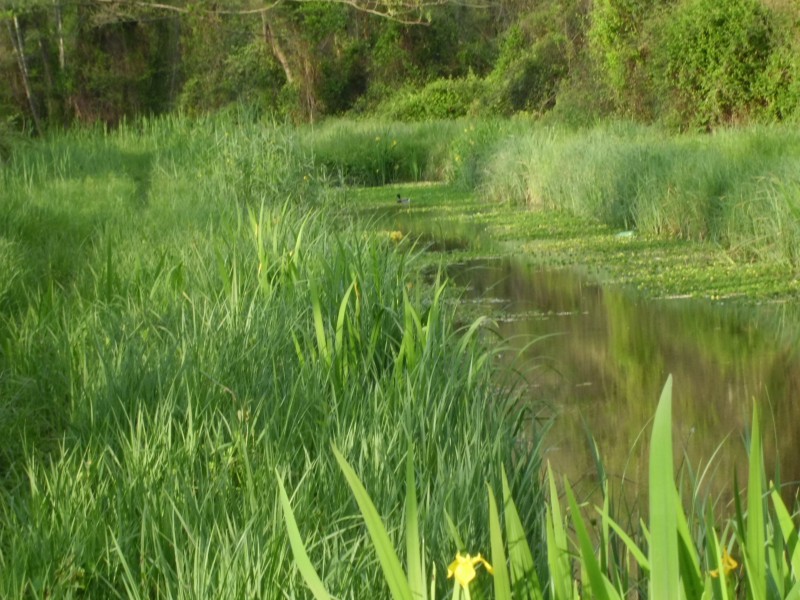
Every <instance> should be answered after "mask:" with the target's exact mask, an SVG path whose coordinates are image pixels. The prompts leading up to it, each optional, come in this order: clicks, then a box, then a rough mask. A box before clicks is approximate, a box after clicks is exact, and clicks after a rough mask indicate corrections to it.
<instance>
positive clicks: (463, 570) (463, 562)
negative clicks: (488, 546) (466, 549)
mask: <svg viewBox="0 0 800 600" xmlns="http://www.w3.org/2000/svg"><path fill="white" fill-rule="evenodd" d="M480 563H483V566H484V567H486V570H487V571H489V573H492V574H494V569H493V568H492V565H490V564H489V563H488V562H486V560H485V559H484V558H483V557H482V556H481V555H480V554H478V555H477V556H470V555H469V554H467V555H463V554H461V553H460V552H458V553H456V559H455V560H454V561H453V562H452V563H450V566H449V567H447V578H448V579H450V578H451V577H455V580H456V581H457V582H458V584H459V585H460V586H461V587H462V588H463V589H465V590H466V589H468V588H469V582H470V581H472V580H473V579H475V565H478V564H480Z"/></svg>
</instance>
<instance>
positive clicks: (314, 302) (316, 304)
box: [309, 279, 331, 366]
mask: <svg viewBox="0 0 800 600" xmlns="http://www.w3.org/2000/svg"><path fill="white" fill-rule="evenodd" d="M309 290H310V292H311V310H312V312H313V314H314V332H315V333H316V336H317V348H318V349H319V355H320V356H321V357H322V359H323V360H324V361H325V364H327V365H328V366H330V365H331V353H330V350H329V349H328V338H327V336H326V335H325V324H324V323H323V321H322V306H321V304H320V300H319V291H318V290H317V284H316V283H314V280H313V279H312V280H310V282H309Z"/></svg>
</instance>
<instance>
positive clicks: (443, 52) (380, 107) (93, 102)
mask: <svg viewBox="0 0 800 600" xmlns="http://www.w3.org/2000/svg"><path fill="white" fill-rule="evenodd" d="M0 26H2V29H1V30H0V77H2V80H3V81H6V82H8V85H5V86H2V87H1V88H0V131H2V130H3V128H5V129H6V130H8V129H9V128H17V129H27V130H28V131H44V130H45V129H47V128H48V127H53V126H56V127H61V126H66V125H70V124H72V123H76V122H78V123H80V122H96V121H100V122H104V123H108V124H113V123H116V122H118V121H119V120H120V119H122V118H127V117H132V116H136V115H142V114H158V113H163V112H167V111H171V110H177V109H180V110H184V111H188V112H204V111H209V110H218V109H221V108H223V107H225V106H226V105H228V104H231V103H242V102H243V103H246V104H248V105H251V106H253V107H255V108H257V109H258V110H260V111H263V112H271V113H274V114H276V115H283V116H287V117H290V118H292V119H294V120H297V121H307V120H313V119H318V118H320V117H322V116H324V115H330V114H341V113H344V112H348V111H360V112H364V111H372V112H376V113H378V114H381V115H384V116H391V117H395V118H405V119H419V118H432V117H441V116H457V115H461V114H510V113H514V112H518V111H526V112H529V113H533V114H537V115H546V114H552V115H553V116H554V117H557V118H567V119H572V120H578V121H582V120H583V121H585V120H589V119H593V118H596V117H598V116H603V115H604V114H609V113H610V114H619V115H625V116H628V117H634V118H637V119H640V120H665V121H669V122H671V123H674V124H676V125H677V126H679V127H695V128H696V127H700V128H713V127H717V126H720V125H726V124H730V123H741V122H746V121H750V120H761V121H770V120H785V119H794V118H797V117H798V114H800V109H798V106H800V43H798V39H800V35H799V34H800V7H799V6H798V5H797V4H795V3H792V2H784V1H783V0H719V1H717V0H714V1H708V0H648V1H647V2H631V1H630V0H540V1H539V2H536V3H529V2H524V1H522V0H478V1H472V0H470V1H466V0H464V1H463V2H462V1H457V0H318V1H311V0H273V1H272V2H269V1H264V0H226V1H219V0H218V1H214V0H192V1H189V0H81V1H76V0H15V1H8V0H6V1H3V0H0Z"/></svg>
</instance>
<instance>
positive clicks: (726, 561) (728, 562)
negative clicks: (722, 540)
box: [708, 548, 739, 577]
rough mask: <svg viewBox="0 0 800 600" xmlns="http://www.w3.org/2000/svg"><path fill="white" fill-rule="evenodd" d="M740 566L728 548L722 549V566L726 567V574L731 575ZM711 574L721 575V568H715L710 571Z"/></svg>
mask: <svg viewBox="0 0 800 600" xmlns="http://www.w3.org/2000/svg"><path fill="white" fill-rule="evenodd" d="M738 566H739V563H737V562H736V561H735V560H733V557H732V556H731V555H730V554H728V549H727V548H723V549H722V568H723V569H725V575H730V573H731V572H732V571H733V570H734V569H736V567H738ZM708 574H709V575H711V576H712V577H719V569H714V570H713V571H709V572H708Z"/></svg>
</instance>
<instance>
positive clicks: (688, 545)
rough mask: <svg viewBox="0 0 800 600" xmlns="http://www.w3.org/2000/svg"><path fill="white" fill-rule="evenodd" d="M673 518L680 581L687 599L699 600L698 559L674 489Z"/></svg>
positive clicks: (679, 499) (701, 591)
mask: <svg viewBox="0 0 800 600" xmlns="http://www.w3.org/2000/svg"><path fill="white" fill-rule="evenodd" d="M675 517H676V520H677V525H678V557H679V561H678V562H679V564H680V573H681V581H682V582H683V587H684V591H685V592H686V597H687V598H699V597H700V596H701V595H702V593H703V583H702V581H701V579H700V559H699V557H698V556H697V549H696V548H695V547H694V541H693V540H692V534H691V532H690V531H689V523H688V522H687V521H686V515H684V514H683V504H682V502H681V495H680V494H679V493H678V490H677V488H675Z"/></svg>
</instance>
